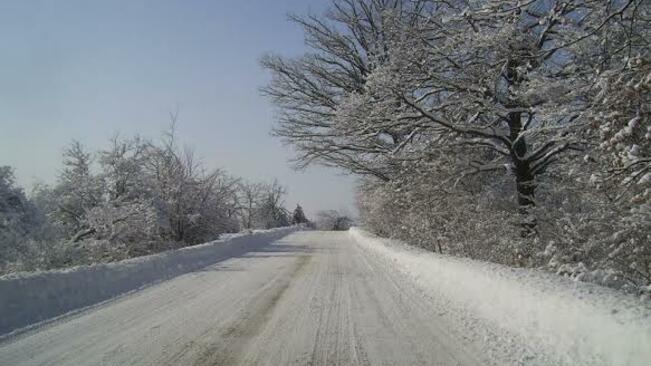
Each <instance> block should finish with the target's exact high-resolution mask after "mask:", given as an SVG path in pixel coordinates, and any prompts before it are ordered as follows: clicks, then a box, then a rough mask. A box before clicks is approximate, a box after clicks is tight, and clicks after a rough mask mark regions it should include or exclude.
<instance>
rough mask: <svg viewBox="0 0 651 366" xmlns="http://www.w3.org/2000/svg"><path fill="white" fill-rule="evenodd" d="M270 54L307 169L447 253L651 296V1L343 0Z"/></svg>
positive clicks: (276, 98) (275, 93) (369, 216)
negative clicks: (295, 41) (292, 51)
mask: <svg viewBox="0 0 651 366" xmlns="http://www.w3.org/2000/svg"><path fill="white" fill-rule="evenodd" d="M292 20H293V21H294V22H296V23H297V24H298V25H299V26H301V27H302V28H303V30H304V33H305V39H306V43H307V45H308V46H309V47H310V48H311V51H309V52H308V53H306V54H305V55H303V56H300V57H293V58H284V57H281V56H277V55H268V56H265V57H264V58H263V60H262V65H263V67H264V68H266V69H267V70H269V71H270V73H271V75H272V81H271V82H270V83H269V84H268V85H267V87H266V88H264V90H263V93H264V94H265V95H266V96H268V97H269V98H270V99H271V101H272V102H273V103H274V104H275V105H276V106H277V108H278V121H277V123H276V126H275V130H274V131H275V134H276V135H277V136H279V137H281V138H282V139H283V140H285V141H286V142H288V143H289V144H292V145H293V146H294V148H295V149H296V151H297V152H298V154H297V157H296V164H297V165H298V166H299V167H304V166H306V165H309V164H313V163H319V164H324V165H327V166H335V167H338V168H341V169H344V170H346V171H347V172H350V173H353V174H356V175H358V176H359V177H360V178H361V184H360V186H359V195H358V201H359V202H358V204H359V209H360V214H361V221H362V223H363V224H364V225H365V226H366V227H367V228H369V229H371V230H373V231H375V232H376V233H379V234H381V235H384V236H388V237H396V238H400V239H405V240H407V241H409V242H411V243H414V244H417V245H420V246H423V247H426V248H429V249H431V250H435V251H438V252H442V253H450V254H455V255H461V256H468V257H472V258H479V259H486V260H492V261H496V262H500V263H505V264H509V265H516V266H527V267H542V268H547V269H549V270H551V271H555V272H557V273H559V274H563V275H568V276H571V277H573V278H576V279H581V280H590V281H595V282H598V283H601V284H604V285H609V286H614V287H619V288H624V289H628V290H631V291H641V292H648V291H651V287H650V286H651V246H650V245H649V242H650V239H651V237H650V236H651V144H650V142H651V123H650V119H651V118H650V115H651V93H650V91H651V47H650V42H651V2H649V1H644V0H608V1H584V0H529V1H522V0H333V1H332V6H331V8H330V10H329V11H328V12H327V13H326V15H325V16H318V15H309V16H305V17H300V16H293V17H292Z"/></svg>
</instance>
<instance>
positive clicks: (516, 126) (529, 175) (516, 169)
mask: <svg viewBox="0 0 651 366" xmlns="http://www.w3.org/2000/svg"><path fill="white" fill-rule="evenodd" d="M508 120H509V129H510V136H509V137H510V140H511V142H512V144H513V145H512V146H511V161H512V163H513V173H514V174H515V185H516V190H517V194H518V206H519V211H520V215H522V224H521V225H522V231H521V235H522V236H523V237H528V236H531V235H533V234H535V233H536V218H535V217H534V213H533V208H534V207H535V205H536V203H535V200H534V197H535V193H536V183H535V178H536V177H535V173H534V171H533V169H532V168H531V164H530V162H528V161H527V160H526V159H525V158H526V155H527V151H528V146H527V142H526V140H525V138H524V137H519V136H520V133H521V132H522V114H521V113H520V112H514V113H509V115H508Z"/></svg>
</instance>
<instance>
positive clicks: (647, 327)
mask: <svg viewBox="0 0 651 366" xmlns="http://www.w3.org/2000/svg"><path fill="white" fill-rule="evenodd" d="M349 234H350V236H351V237H352V238H354V239H355V241H356V242H357V243H358V244H359V245H360V246H361V247H362V248H364V250H365V252H366V253H367V254H368V255H369V256H373V257H376V258H378V259H379V260H384V261H385V262H386V263H387V264H388V265H390V266H391V267H392V268H394V269H396V270H398V271H400V272H402V273H403V274H406V275H408V276H410V277H411V278H413V279H414V280H415V281H416V283H417V286H419V287H420V288H421V289H422V290H423V292H424V293H425V294H427V295H429V296H430V297H431V299H432V301H433V304H432V306H434V307H438V308H441V307H445V308H447V309H448V310H449V314H448V317H450V318H456V321H457V322H458V324H459V325H460V326H463V327H465V328H466V331H467V332H468V336H469V337H470V338H477V337H484V341H485V342H484V351H486V352H487V353H490V352H493V351H494V350H496V349H502V351H504V350H505V349H506V351H508V348H513V349H512V350H511V352H512V353H514V354H515V353H520V355H519V357H520V362H521V363H522V364H528V360H529V359H532V358H535V357H537V356H536V355H539V354H540V353H544V354H548V355H550V359H549V362H551V363H561V364H568V365H640V366H642V365H645V366H646V365H650V364H651V306H650V305H649V303H648V302H646V301H643V300H639V299H637V298H635V297H631V296H628V295H624V294H621V293H618V292H616V291H614V290H611V289H608V288H603V287H600V286H596V285H592V284H587V283H581V282H574V281H571V280H569V279H566V278H562V277H559V276H556V275H554V274H550V273H545V272H542V271H537V270H530V269H516V268H510V267H505V266H501V265H497V264H492V263H486V262H479V261H473V260H469V259H463V258H455V257H450V256H445V255H439V254H435V253H432V252H428V251H425V250H422V249H419V248H415V247H412V246H408V245H406V244H404V243H401V242H399V241H395V240H387V239H381V238H378V237H375V236H373V235H371V234H369V233H367V232H365V231H363V230H361V229H358V228H353V229H351V230H350V232H349ZM523 344H524V345H526V347H527V348H528V350H525V351H523V350H522V349H520V348H519V347H520V346H518V345H523ZM514 356H516V355H514Z"/></svg>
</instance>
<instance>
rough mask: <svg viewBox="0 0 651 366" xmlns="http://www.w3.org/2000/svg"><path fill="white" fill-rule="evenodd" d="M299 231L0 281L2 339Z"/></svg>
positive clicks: (259, 233)
mask: <svg viewBox="0 0 651 366" xmlns="http://www.w3.org/2000/svg"><path fill="white" fill-rule="evenodd" d="M299 229H301V227H298V226H293V227H287V228H278V229H271V230H256V231H253V232H250V233H245V234H228V235H224V236H222V239H220V240H215V241H212V242H209V243H205V244H200V245H195V246H190V247H185V248H181V249H177V250H170V251H167V252H162V253H157V254H153V255H148V256H143V257H137V258H131V259H127V260H124V261H120V262H113V263H102V264H94V265H89V266H78V267H72V268H66V269H61V270H53V271H42V272H33V273H19V274H11V275H6V276H3V277H0V335H2V334H6V333H9V332H12V331H14V330H17V329H19V328H23V327H26V326H29V325H31V324H34V323H38V322H41V321H44V320H48V319H51V318H54V317H57V316H60V315H62V314H65V313H67V312H70V311H73V310H77V309H80V308H83V307H86V306H90V305H94V304H97V303H99V302H102V301H104V300H107V299H110V298H113V297H116V296H118V295H121V294H124V293H127V292H129V291H132V290H135V289H138V288H140V287H143V286H146V285H150V284H152V283H156V282H159V281H162V280H166V279H170V278H173V277H176V276H178V275H181V274H184V273H188V272H191V271H194V270H197V269H200V268H203V267H206V266H208V265H211V264H213V263H215V262H217V261H220V260H223V259H226V258H230V257H235V256H239V255H242V254H244V253H246V252H249V251H251V250H254V249H256V248H259V247H261V246H263V245H266V244H269V243H271V242H273V241H275V240H277V239H280V238H282V237H284V236H286V235H287V234H289V233H291V232H294V231H296V230H299Z"/></svg>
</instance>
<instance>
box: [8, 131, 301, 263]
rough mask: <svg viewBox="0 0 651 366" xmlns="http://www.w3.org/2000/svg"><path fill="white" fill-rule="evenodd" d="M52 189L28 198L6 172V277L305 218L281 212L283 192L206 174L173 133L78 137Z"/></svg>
mask: <svg viewBox="0 0 651 366" xmlns="http://www.w3.org/2000/svg"><path fill="white" fill-rule="evenodd" d="M62 158H63V159H62V167H61V170H60V172H59V174H58V177H57V180H56V183H55V184H53V185H52V186H48V185H43V184H40V185H37V186H36V187H35V188H34V189H33V190H32V192H30V193H29V194H26V193H25V192H24V190H23V189H22V188H20V187H18V186H17V185H16V182H15V179H14V175H13V170H12V168H10V167H7V166H2V167H0V274H1V273H6V272H13V271H19V270H34V269H49V268H59V267H66V266H71V265H77V264H86V263H93V262H106V261H114V260H120V259H124V258H129V257H134V256H140V255H145V254H150V253H156V252H160V251H163V250H167V249H172V248H178V247H183V246H187V245H193V244H197V243H202V242H206V241H210V240H214V239H217V238H218V237H219V235H220V234H222V233H231V232H238V231H241V230H252V229H270V228H275V227H281V226H288V225H291V224H294V223H297V224H298V223H306V222H307V221H308V220H307V218H306V217H305V214H304V213H303V210H302V208H301V207H300V206H298V207H297V209H296V211H294V212H293V213H290V212H289V211H288V210H286V209H285V208H284V199H285V196H286V190H285V188H284V187H283V186H282V185H281V184H280V183H278V181H276V180H274V181H272V182H270V183H263V182H247V181H244V180H242V179H239V178H236V177H233V176H232V175H230V174H228V173H226V172H225V171H223V170H220V169H215V170H209V169H207V168H206V167H205V166H204V165H203V164H202V163H201V162H200V161H199V160H197V159H196V158H195V156H194V154H193V153H192V151H191V150H189V149H180V148H179V146H178V142H177V141H176V139H175V135H174V131H173V129H172V130H171V131H170V132H169V133H166V134H165V135H164V137H163V138H162V140H161V141H159V142H155V141H150V140H146V139H142V138H139V137H133V138H119V137H115V138H113V139H111V140H110V146H109V147H108V148H106V149H103V150H99V151H95V152H91V151H88V150H87V149H86V148H85V147H84V146H83V145H82V144H81V143H80V142H77V141H73V142H72V143H70V144H69V145H68V146H67V147H66V148H65V149H64V151H63V156H62Z"/></svg>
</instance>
